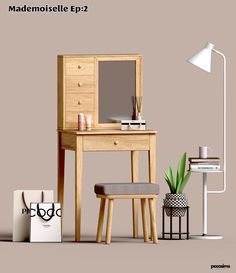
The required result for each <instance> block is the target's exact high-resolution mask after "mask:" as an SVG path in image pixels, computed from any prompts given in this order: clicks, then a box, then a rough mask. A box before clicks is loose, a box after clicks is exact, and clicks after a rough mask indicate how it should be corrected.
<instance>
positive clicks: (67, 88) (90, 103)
mask: <svg viewBox="0 0 236 273" xmlns="http://www.w3.org/2000/svg"><path fill="white" fill-rule="evenodd" d="M80 112H82V113H84V114H91V115H92V121H93V122H92V126H93V124H94V119H95V116H94V114H95V58H94V57H89V58H88V57H82V56H81V57H76V56H69V55H66V56H58V128H59V129H76V128H78V114H79V113H80Z"/></svg>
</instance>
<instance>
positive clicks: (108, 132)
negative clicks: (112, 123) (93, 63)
mask: <svg viewBox="0 0 236 273" xmlns="http://www.w3.org/2000/svg"><path fill="white" fill-rule="evenodd" d="M57 131H58V132H61V133H66V134H72V135H127V134H129V135H130V134H132V135H146V134H154V135H155V134H157V131H153V130H137V131H136V130H130V131H122V130H118V129H117V130H91V131H78V130H75V129H74V130H73V129H67V130H63V129H58V130H57Z"/></svg>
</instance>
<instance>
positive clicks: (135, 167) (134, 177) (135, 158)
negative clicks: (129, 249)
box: [131, 151, 138, 238]
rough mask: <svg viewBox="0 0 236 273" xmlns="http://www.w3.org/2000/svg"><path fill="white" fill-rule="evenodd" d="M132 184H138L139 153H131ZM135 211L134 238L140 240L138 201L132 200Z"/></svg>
mask: <svg viewBox="0 0 236 273" xmlns="http://www.w3.org/2000/svg"><path fill="white" fill-rule="evenodd" d="M131 177H132V182H133V183H135V182H138V151H131ZM132 209H133V237H134V238H138V200H137V199H132Z"/></svg>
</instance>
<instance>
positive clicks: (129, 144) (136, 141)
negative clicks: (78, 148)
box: [83, 134, 149, 151]
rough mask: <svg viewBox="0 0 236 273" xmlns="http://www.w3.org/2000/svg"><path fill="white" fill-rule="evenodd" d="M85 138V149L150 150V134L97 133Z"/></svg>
mask: <svg viewBox="0 0 236 273" xmlns="http://www.w3.org/2000/svg"><path fill="white" fill-rule="evenodd" d="M83 139H84V141H83V149H84V151H134V150H138V151H145V150H149V135H133V134H132V135H125V136H124V135H97V136H84V138H83Z"/></svg>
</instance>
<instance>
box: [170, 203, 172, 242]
mask: <svg viewBox="0 0 236 273" xmlns="http://www.w3.org/2000/svg"><path fill="white" fill-rule="evenodd" d="M170 239H172V208H170Z"/></svg>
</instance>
